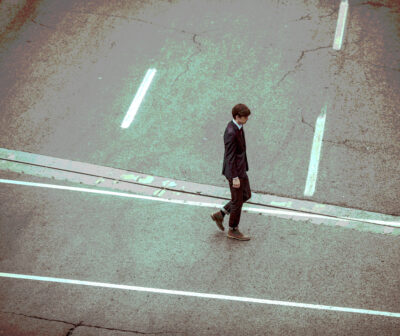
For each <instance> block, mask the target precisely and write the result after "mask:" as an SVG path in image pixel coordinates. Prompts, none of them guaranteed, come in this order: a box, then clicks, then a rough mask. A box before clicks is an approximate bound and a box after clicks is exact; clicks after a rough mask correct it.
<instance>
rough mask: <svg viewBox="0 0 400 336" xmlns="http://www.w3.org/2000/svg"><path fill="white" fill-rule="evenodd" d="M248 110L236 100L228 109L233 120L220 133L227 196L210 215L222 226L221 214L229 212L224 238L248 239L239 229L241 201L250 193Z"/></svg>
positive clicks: (220, 227) (219, 226)
mask: <svg viewBox="0 0 400 336" xmlns="http://www.w3.org/2000/svg"><path fill="white" fill-rule="evenodd" d="M250 114H251V112H250V110H249V108H248V107H247V106H246V105H244V104H237V105H235V106H234V107H233V109H232V116H233V120H231V121H230V122H229V123H228V125H227V126H226V129H225V133H224V144H225V154H224V163H223V168H222V174H223V175H224V176H225V177H226V179H227V180H228V182H229V188H230V190H231V200H230V202H228V203H227V204H226V205H224V207H223V208H222V209H221V211H218V212H216V213H214V214H212V215H211V218H212V219H213V220H214V221H215V222H216V223H217V226H218V228H219V229H220V230H222V231H224V230H225V228H224V226H223V224H222V222H223V220H224V216H225V215H226V214H230V217H229V231H228V238H232V239H238V240H250V237H246V236H245V235H243V234H242V233H241V232H240V231H239V228H238V226H239V221H240V214H241V211H242V205H243V203H244V202H246V201H247V200H248V199H250V197H251V190H250V184H249V178H248V176H247V173H246V171H248V170H249V165H248V163H247V156H246V140H245V137H244V130H243V125H244V124H245V123H246V122H247V120H248V118H249V115H250Z"/></svg>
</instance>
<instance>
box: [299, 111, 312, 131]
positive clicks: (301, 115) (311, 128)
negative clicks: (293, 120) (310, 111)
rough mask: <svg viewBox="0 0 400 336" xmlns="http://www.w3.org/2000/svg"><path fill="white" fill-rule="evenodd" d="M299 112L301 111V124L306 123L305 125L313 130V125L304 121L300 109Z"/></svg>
mask: <svg viewBox="0 0 400 336" xmlns="http://www.w3.org/2000/svg"><path fill="white" fill-rule="evenodd" d="M300 112H301V122H302V123H303V124H305V125H307V126H310V127H311V129H312V130H313V132H315V128H314V126H313V125H311V124H309V123H308V122H306V121H305V120H304V116H303V112H302V111H300Z"/></svg>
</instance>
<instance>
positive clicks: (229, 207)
mask: <svg viewBox="0 0 400 336" xmlns="http://www.w3.org/2000/svg"><path fill="white" fill-rule="evenodd" d="M239 180H240V187H239V188H234V187H233V181H232V179H228V182H229V188H230V189H231V200H230V201H229V202H228V203H227V204H225V205H224V207H223V208H222V211H223V212H225V213H226V214H230V217H229V227H232V228H236V227H238V226H239V222H240V214H241V212H242V205H243V203H244V202H246V201H247V200H248V199H250V197H251V190H250V184H249V177H248V176H246V177H243V178H242V177H239Z"/></svg>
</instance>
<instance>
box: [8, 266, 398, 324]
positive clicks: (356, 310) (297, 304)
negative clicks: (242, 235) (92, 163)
mask: <svg viewBox="0 0 400 336" xmlns="http://www.w3.org/2000/svg"><path fill="white" fill-rule="evenodd" d="M0 277H3V278H14V279H25V280H36V281H46V282H57V283H65V284H73V285H84V286H93V287H104V288H115V289H125V290H131V291H138V292H150V293H158V294H170V295H182V296H194V297H200V298H207V299H217V300H230V301H241V302H252V303H262V304H268V305H277V306H287V307H298V308H309V309H319V310H330V311H338V312H345V313H357V314H367V315H380V316H389V317H398V318H400V313H393V312H386V311H380V310H369V309H360V308H349V307H336V306H324V305H317V304H310V303H300V302H290V301H277V300H265V299H256V298H249V297H242V296H231V295H220V294H208V293H196V292H186V291H177V290H170V289H161V288H149V287H138V286H127V285H117V284H111V283H104V282H93V281H81V280H71V279H62V278H52V277H42V276H36V275H25V274H14V273H0Z"/></svg>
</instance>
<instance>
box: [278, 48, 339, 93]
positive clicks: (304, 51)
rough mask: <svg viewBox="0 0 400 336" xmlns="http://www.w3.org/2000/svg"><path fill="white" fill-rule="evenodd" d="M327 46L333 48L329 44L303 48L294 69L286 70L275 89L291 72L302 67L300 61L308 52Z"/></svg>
mask: <svg viewBox="0 0 400 336" xmlns="http://www.w3.org/2000/svg"><path fill="white" fill-rule="evenodd" d="M327 48H331V46H330V45H329V46H327V47H318V48H315V49H309V50H303V51H302V52H301V55H300V57H299V58H298V59H297V61H296V64H295V66H294V68H293V69H292V70H289V71H288V72H286V73H285V74H284V75H283V77H282V78H281V79H280V80H279V81H278V83H277V84H275V87H274V89H276V88H277V87H278V86H279V85H280V84H281V83H282V82H283V81H284V80H285V78H286V77H287V76H288V75H289V74H290V73H294V72H296V71H297V70H298V69H299V68H300V67H301V65H302V63H300V62H301V60H302V59H303V57H304V55H305V54H306V53H309V52H314V51H317V50H320V49H327Z"/></svg>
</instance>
